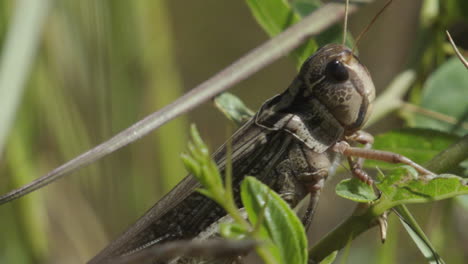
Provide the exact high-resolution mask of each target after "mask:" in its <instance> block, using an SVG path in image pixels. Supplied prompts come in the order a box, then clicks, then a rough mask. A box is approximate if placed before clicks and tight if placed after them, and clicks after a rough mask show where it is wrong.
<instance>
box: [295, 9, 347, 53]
mask: <svg viewBox="0 0 468 264" xmlns="http://www.w3.org/2000/svg"><path fill="white" fill-rule="evenodd" d="M291 5H292V8H293V9H294V11H295V12H296V13H297V14H298V15H299V16H301V17H305V16H307V15H309V14H310V13H312V12H313V11H314V10H316V9H317V8H319V7H320V6H321V5H322V2H321V1H319V0H295V1H293V2H292V3H291ZM346 36H347V37H346V45H347V46H348V47H352V46H353V45H354V39H353V37H352V36H351V33H348V34H347V35H346ZM315 39H316V41H317V44H318V46H319V47H322V46H324V45H326V44H330V43H342V42H343V27H342V26H341V25H339V24H337V25H333V26H331V27H330V28H328V29H327V30H325V31H324V32H322V33H320V35H318V36H317V37H316V38H315Z"/></svg>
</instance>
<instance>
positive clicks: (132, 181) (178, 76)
mask: <svg viewBox="0 0 468 264" xmlns="http://www.w3.org/2000/svg"><path fill="white" fill-rule="evenodd" d="M24 2H27V1H12V0H9V1H1V2H0V40H1V43H5V42H6V40H7V37H8V36H9V35H7V34H13V33H15V32H16V33H17V34H21V32H20V31H13V33H12V32H11V25H12V24H13V21H14V19H13V18H14V16H15V15H20V18H21V16H29V15H31V13H28V12H33V13H34V12H43V16H44V18H43V22H42V23H43V27H41V26H40V25H42V23H40V22H37V23H36V25H39V28H40V30H41V31H40V32H39V37H38V40H37V45H34V46H33V49H36V53H35V54H32V55H31V64H30V68H29V71H26V73H25V75H24V76H25V77H24V81H25V85H24V94H23V95H22V96H21V97H20V101H19V107H18V108H17V109H16V110H15V111H16V113H15V115H14V122H13V123H12V128H11V130H10V132H9V133H8V137H7V138H6V141H5V142H6V145H5V149H4V150H3V154H2V155H1V159H0V191H1V193H5V192H7V191H8V190H11V189H13V188H16V187H18V186H20V185H22V184H25V183H27V182H30V181H31V180H33V179H35V178H37V177H39V176H41V175H43V174H45V173H46V172H48V171H50V170H51V169H53V168H55V167H57V166H58V165H60V164H62V163H64V162H65V161H67V160H69V159H71V158H73V157H74V156H76V155H78V154H80V153H82V152H83V151H85V150H88V149H90V148H91V147H92V146H95V145H96V144H98V143H100V142H102V141H104V140H106V139H108V138H110V137H111V136H112V135H114V134H116V133H117V132H119V131H121V130H122V129H124V128H126V127H128V126H130V125H131V124H133V123H134V122H136V121H137V120H139V119H141V118H143V117H144V116H146V115H147V114H149V113H151V112H153V111H155V110H157V109H160V108H161V107H163V106H164V105H166V104H168V103H169V102H171V101H172V100H174V99H175V98H177V97H179V96H180V95H181V94H183V93H184V92H185V91H188V90H190V89H191V88H193V87H194V86H196V85H197V84H199V83H201V82H202V81H204V80H206V79H207V78H209V77H210V76H212V75H213V74H215V73H216V72H218V71H220V70H221V69H223V68H224V67H226V66H227V65H229V64H230V63H232V62H233V61H235V60H236V59H237V58H239V57H240V56H242V55H243V54H245V53H246V52H248V51H249V50H251V49H253V48H254V47H256V46H257V45H259V44H261V43H263V42H264V41H266V40H267V39H268V36H267V35H266V34H265V33H264V32H263V30H262V29H261V28H260V27H259V26H258V25H257V24H256V22H255V21H254V19H253V18H252V16H251V14H250V12H249V10H248V7H247V5H246V4H245V3H244V2H243V1H219V0H204V1H181V0H172V1H162V0H153V1H150V0H137V1H123V0H120V1H118V0H114V1H111V0H107V1H105V0H101V1H95V0H80V1H73V0H60V1H52V0H50V1H45V0H43V1H38V2H42V3H40V4H41V5H42V8H31V7H32V6H33V5H30V8H29V9H32V10H27V9H28V7H27V6H28V5H21V3H23V4H24ZM47 3H49V4H48V5H47ZM382 4H383V1H375V3H373V4H370V5H368V6H364V7H363V8H361V9H360V10H359V12H357V13H355V14H353V15H352V17H351V20H350V26H351V31H352V32H355V34H354V35H357V34H356V33H357V32H359V31H360V30H362V29H363V28H364V27H365V25H367V23H368V22H369V21H370V19H371V18H372V16H374V14H376V12H377V11H378V10H379V8H380V7H381V6H382ZM19 7H21V8H19ZM420 7H421V1H395V3H393V5H392V6H391V7H390V8H389V10H388V11H386V12H385V13H384V14H383V15H382V16H381V17H380V18H379V20H378V22H377V23H376V24H375V25H374V26H373V28H372V29H371V31H370V32H369V33H368V34H367V35H366V36H365V37H364V39H363V40H362V42H361V44H360V46H359V50H360V58H361V61H362V62H363V63H364V64H365V65H367V66H368V68H369V70H370V72H371V74H372V75H373V78H374V83H375V85H376V87H377V89H378V90H379V91H381V90H382V89H383V88H385V87H386V86H387V85H388V83H389V82H390V81H391V80H392V79H393V78H394V77H395V75H396V74H397V73H399V72H401V71H402V70H403V69H405V68H406V67H407V65H408V63H411V60H412V59H414V52H415V50H414V48H415V47H414V44H415V42H416V40H415V39H416V37H417V35H418V34H417V30H418V21H419V13H420ZM15 12H18V13H16V14H15ZM21 12H23V13H21ZM20 20H21V19H20ZM38 21H40V20H38ZM31 43H33V42H31ZM5 46H6V45H5V44H3V50H2V56H5V54H4V51H5ZM10 52H13V55H12V56H13V58H15V56H20V54H19V53H20V52H22V51H21V46H20V45H16V46H15V45H13V47H12V49H11V50H10ZM14 52H19V53H18V54H16V55H15V53H14ZM10 54H11V53H10ZM24 68H26V69H27V67H24ZM11 70H13V72H14V71H15V69H11ZM295 73H296V69H295V65H294V61H293V60H291V59H290V58H287V57H285V58H283V59H281V60H279V61H277V62H275V63H274V64H272V65H270V66H268V67H267V68H265V69H263V70H261V71H260V72H259V73H257V74H255V75H254V76H253V77H251V78H249V79H248V80H246V81H244V82H242V83H240V84H238V85H236V87H234V89H232V90H231V91H232V92H233V93H235V94H236V95H238V96H240V97H241V98H242V99H243V100H244V101H245V102H246V104H247V105H249V106H250V107H251V108H252V109H258V107H259V106H260V105H261V103H262V102H263V101H265V100H266V99H268V98H270V97H272V96H273V95H275V94H277V93H279V92H281V91H283V90H284V89H285V88H286V87H287V86H288V85H289V83H290V82H291V80H292V79H293V78H294V76H295ZM2 88H3V87H2ZM7 91H8V90H7ZM0 110H1V108H0ZM190 123H196V124H197V126H198V128H199V130H200V132H201V134H202V136H203V138H204V139H205V140H206V142H207V143H209V145H210V146H211V147H212V150H214V149H216V147H217V146H219V145H221V144H222V143H223V142H224V141H225V140H226V138H227V136H228V134H227V131H228V129H227V128H228V121H227V120H226V119H225V118H224V117H223V116H222V114H221V113H220V112H218V111H217V110H215V108H214V107H213V105H212V104H210V103H206V104H204V105H202V106H201V107H199V108H197V109H196V110H194V111H192V112H191V113H189V114H187V115H184V116H182V117H179V118H177V119H176V120H174V121H171V122H170V123H169V124H167V125H164V126H163V128H161V129H158V130H157V131H155V132H153V133H151V134H150V135H149V136H146V137H144V138H142V139H141V140H139V141H137V142H136V143H134V144H132V145H130V146H128V147H126V148H124V149H122V150H119V151H117V152H115V153H113V154H111V155H110V156H108V157H106V158H104V159H103V160H101V161H99V162H97V163H95V164H93V165H91V166H89V167H87V168H85V169H81V170H79V172H76V173H73V174H72V175H70V176H68V177H66V178H65V179H62V180H60V181H59V182H57V183H54V184H52V185H50V186H48V187H46V188H44V189H42V190H40V191H38V192H35V193H33V194H31V195H28V196H27V197H25V198H22V199H20V200H18V201H15V202H12V203H10V204H7V205H4V206H1V207H0V238H1V239H0V263H83V262H85V261H87V260H89V259H90V258H91V257H92V256H94V255H95V254H96V253H97V252H98V251H100V250H101V249H102V248H103V247H104V246H105V245H106V244H107V243H108V242H109V241H110V240H112V239H113V238H116V237H117V235H119V234H120V233H121V232H123V231H124V230H125V229H126V228H127V227H128V226H129V225H131V224H132V223H133V222H134V221H136V219H137V218H138V217H139V216H141V215H142V214H143V213H144V212H145V211H146V210H147V209H149V208H150V207H151V206H152V205H153V204H154V203H155V202H156V201H157V200H158V199H159V198H160V197H161V196H162V195H163V194H164V193H166V192H167V191H169V190H170V189H171V188H172V187H173V186H174V185H175V184H176V183H177V182H178V181H180V180H181V179H182V178H183V177H184V176H185V174H186V172H185V170H184V168H183V166H182V162H181V161H180V158H179V156H180V153H181V152H182V151H183V150H184V147H185V145H186V142H187V134H188V129H187V128H188V125H189V124H190ZM1 125H3V124H0V126H1ZM400 125H401V122H400V121H398V119H397V118H395V117H390V118H387V119H385V120H383V121H381V122H378V123H377V124H375V125H374V126H373V127H370V128H369V129H368V130H369V131H371V132H381V131H386V130H389V129H391V128H394V127H398V126H400ZM336 178H339V177H336ZM337 180H339V179H335V180H334V181H333V180H332V181H331V182H330V183H329V185H328V186H329V187H328V188H326V190H325V194H324V195H323V197H322V198H321V202H320V206H319V210H318V213H317V214H316V219H315V220H314V221H315V223H314V224H313V228H312V229H311V230H309V231H310V235H311V239H312V240H313V241H315V240H316V239H317V238H319V237H320V236H322V235H323V234H324V233H325V232H326V231H327V230H329V229H330V228H332V227H333V226H335V225H336V224H337V223H339V222H340V221H341V220H342V219H343V218H344V217H345V216H347V215H348V214H349V213H350V212H351V210H352V208H353V206H352V203H351V202H349V201H345V200H344V199H341V198H338V197H337V196H336V195H334V188H333V184H334V182H336V181H337ZM446 205H448V203H447V202H440V203H436V204H434V205H433V206H417V207H415V208H414V209H415V211H414V212H415V214H416V216H417V218H418V220H421V224H422V226H423V227H424V228H425V230H426V232H427V233H428V235H429V236H430V237H431V238H432V240H433V243H434V244H435V246H436V247H437V248H439V249H440V250H441V253H442V254H443V257H445V259H446V261H447V262H448V263H464V262H463V259H464V258H466V257H467V256H468V255H466V254H467V253H466V252H468V248H466V246H465V252H464V253H463V252H452V251H451V249H450V248H451V244H447V243H445V242H446V241H451V242H450V243H461V242H463V241H462V240H456V239H449V238H450V237H451V236H453V235H447V234H444V232H453V230H452V231H450V230H449V231H446V228H447V227H450V226H451V225H452V221H455V220H456V219H455V218H452V217H450V215H452V214H453V212H451V211H450V208H449V207H447V206H446ZM444 213H447V214H450V215H449V216H448V217H444ZM393 220H394V219H392V222H391V228H393V229H391V231H390V232H389V241H388V242H389V243H387V246H389V247H392V246H393V247H395V248H396V249H395V251H394V252H397V253H395V254H394V255H392V257H393V258H394V259H389V258H387V259H386V260H385V261H386V262H385V261H381V262H378V263H422V261H423V258H422V257H421V256H420V253H419V252H418V250H417V248H416V247H415V246H413V244H412V242H411V241H410V239H409V237H408V236H407V235H406V234H403V233H401V234H400V233H399V232H398V231H397V230H399V228H400V227H398V225H395V223H393ZM447 237H449V238H447ZM466 237H467V236H466V234H465V239H466ZM458 239H460V238H458ZM377 241H379V237H378V234H377V230H372V231H371V232H367V233H366V234H365V235H364V236H362V237H361V238H359V239H357V240H356V241H355V242H353V245H352V248H351V250H350V257H349V262H348V263H357V262H359V263H377V261H378V258H379V256H378V255H379V254H378V251H379V250H380V248H381V245H380V244H379V243H377ZM397 241H398V244H396V242H397ZM444 241H445V242H444ZM464 242H465V245H466V244H467V243H466V242H467V241H466V240H464ZM464 254H465V255H464ZM452 261H453V262H452Z"/></svg>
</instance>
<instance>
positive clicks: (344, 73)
mask: <svg viewBox="0 0 468 264" xmlns="http://www.w3.org/2000/svg"><path fill="white" fill-rule="evenodd" d="M325 72H326V74H327V76H328V77H329V78H331V79H333V80H335V81H337V82H344V81H346V80H348V78H349V73H348V69H346V66H344V65H343V63H342V62H341V61H338V60H334V61H330V62H329V63H328V64H327V67H326V68H325Z"/></svg>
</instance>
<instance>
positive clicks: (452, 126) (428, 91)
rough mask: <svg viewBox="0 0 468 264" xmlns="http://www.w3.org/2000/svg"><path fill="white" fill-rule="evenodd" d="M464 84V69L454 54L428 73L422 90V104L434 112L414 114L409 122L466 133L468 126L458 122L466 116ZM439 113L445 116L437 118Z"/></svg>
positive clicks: (467, 77) (467, 93) (466, 83)
mask: <svg viewBox="0 0 468 264" xmlns="http://www.w3.org/2000/svg"><path fill="white" fill-rule="evenodd" d="M467 87H468V74H467V70H466V68H465V66H464V65H463V64H462V63H461V62H460V60H459V59H458V58H457V57H456V56H453V57H452V58H451V59H449V60H447V61H446V62H445V63H443V64H442V65H441V66H440V67H439V68H437V69H436V70H435V71H434V73H433V74H431V76H430V77H429V78H428V79H427V81H426V83H425V85H424V89H423V91H422V95H421V96H422V97H421V104H420V105H421V107H423V108H424V109H428V110H431V111H433V112H435V113H431V112H429V113H426V112H423V113H416V114H415V115H414V118H413V119H412V120H410V121H411V124H412V125H413V126H414V127H421V128H432V129H437V130H440V131H446V132H456V133H457V134H458V135H464V134H466V133H467V132H468V127H466V125H465V126H462V125H461V123H457V122H458V121H459V120H460V121H461V122H463V121H465V120H466V119H467V118H466V115H467V113H468V105H467V98H468V89H467ZM438 114H443V115H445V117H439V115H438ZM462 117H464V120H462ZM465 122H466V121H465Z"/></svg>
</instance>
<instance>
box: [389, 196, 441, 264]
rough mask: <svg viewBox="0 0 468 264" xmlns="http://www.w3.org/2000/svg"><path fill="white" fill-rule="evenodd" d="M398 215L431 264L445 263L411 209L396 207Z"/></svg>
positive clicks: (402, 206) (401, 206)
mask: <svg viewBox="0 0 468 264" xmlns="http://www.w3.org/2000/svg"><path fill="white" fill-rule="evenodd" d="M395 211H396V212H397V214H398V217H399V219H400V221H401V223H402V224H403V226H404V227H405V229H406V231H407V232H408V234H409V235H410V237H411V238H412V239H413V241H414V243H415V244H416V246H417V247H418V249H419V251H421V253H422V254H423V256H424V257H425V258H426V260H427V261H428V263H430V264H444V263H445V262H444V261H443V260H442V259H441V258H440V256H439V254H438V253H437V251H436V250H435V248H434V247H433V246H432V244H431V241H429V239H428V238H427V236H426V235H425V234H424V232H423V230H422V228H421V227H420V226H419V224H418V223H417V222H416V220H415V219H414V217H413V215H411V213H410V211H409V210H408V208H406V206H404V205H400V206H397V207H396V208H395Z"/></svg>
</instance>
